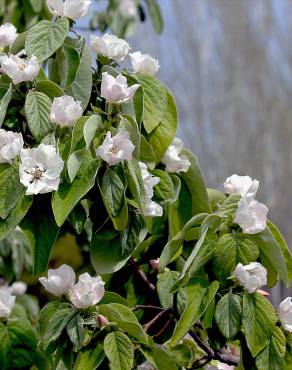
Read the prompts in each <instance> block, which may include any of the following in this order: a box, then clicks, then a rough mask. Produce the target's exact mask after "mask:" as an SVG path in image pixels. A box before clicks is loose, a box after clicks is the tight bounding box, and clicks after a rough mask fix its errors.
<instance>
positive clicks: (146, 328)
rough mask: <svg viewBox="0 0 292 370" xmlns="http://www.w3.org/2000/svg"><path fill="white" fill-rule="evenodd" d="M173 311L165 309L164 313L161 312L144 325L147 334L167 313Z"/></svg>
mask: <svg viewBox="0 0 292 370" xmlns="http://www.w3.org/2000/svg"><path fill="white" fill-rule="evenodd" d="M169 311H171V308H164V309H163V310H162V311H160V312H159V313H158V314H157V315H156V316H154V318H153V319H152V320H150V321H149V322H147V324H145V325H144V330H145V332H146V333H147V331H148V330H149V329H150V328H151V326H152V325H154V324H155V323H156V322H157V321H158V320H159V319H160V318H161V317H162V316H163V315H164V314H165V313H166V312H169Z"/></svg>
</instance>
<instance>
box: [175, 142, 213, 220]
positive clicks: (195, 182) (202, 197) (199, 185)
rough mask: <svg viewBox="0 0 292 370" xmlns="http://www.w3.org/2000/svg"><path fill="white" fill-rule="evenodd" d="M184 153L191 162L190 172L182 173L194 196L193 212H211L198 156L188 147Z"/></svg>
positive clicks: (194, 213)
mask: <svg viewBox="0 0 292 370" xmlns="http://www.w3.org/2000/svg"><path fill="white" fill-rule="evenodd" d="M181 154H182V155H184V156H186V157H187V158H188V159H189V161H190V162H191V165H190V168H189V170H188V172H185V173H182V175H181V176H182V178H183V180H184V182H185V183H186V185H187V187H188V189H189V191H190V193H191V196H192V214H193V215H196V214H197V213H202V212H208V213H210V212H211V205H210V202H209V197H208V193H207V189H206V185H205V180H204V178H203V175H202V172H201V169H200V167H199V164H198V160H197V157H196V156H194V155H193V154H192V152H191V151H189V150H188V149H183V150H182V152H181Z"/></svg>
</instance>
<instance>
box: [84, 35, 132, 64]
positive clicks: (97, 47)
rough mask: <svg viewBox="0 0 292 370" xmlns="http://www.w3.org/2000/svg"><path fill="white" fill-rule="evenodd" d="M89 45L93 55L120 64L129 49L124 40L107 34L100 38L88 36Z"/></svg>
mask: <svg viewBox="0 0 292 370" xmlns="http://www.w3.org/2000/svg"><path fill="white" fill-rule="evenodd" d="M90 45H91V49H92V51H93V52H94V53H95V54H97V55H99V56H103V57H107V58H110V59H112V60H114V61H115V62H117V63H120V62H122V61H123V60H124V59H125V56H126V55H127V54H128V53H129V51H130V49H131V48H130V45H129V44H128V43H127V42H126V41H125V40H123V39H119V38H118V37H117V36H115V35H109V34H107V33H106V34H105V35H103V36H101V37H99V36H94V35H90Z"/></svg>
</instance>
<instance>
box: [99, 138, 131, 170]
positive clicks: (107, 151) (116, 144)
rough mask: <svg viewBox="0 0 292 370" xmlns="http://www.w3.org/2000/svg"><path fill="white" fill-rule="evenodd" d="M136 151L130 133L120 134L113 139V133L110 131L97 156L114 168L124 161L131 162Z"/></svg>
mask: <svg viewBox="0 0 292 370" xmlns="http://www.w3.org/2000/svg"><path fill="white" fill-rule="evenodd" d="M134 149H135V145H133V143H132V142H131V140H130V137H129V134H128V133H126V132H119V133H118V134H116V135H115V136H113V137H112V135H111V132H110V131H108V132H107V134H106V137H105V139H104V141H103V143H102V145H100V146H99V147H98V148H97V150H96V154H97V155H98V156H99V157H101V158H102V159H103V160H104V161H105V162H107V163H108V164H109V165H110V166H112V165H114V164H117V163H119V162H122V161H124V160H131V159H132V153H133V151H134Z"/></svg>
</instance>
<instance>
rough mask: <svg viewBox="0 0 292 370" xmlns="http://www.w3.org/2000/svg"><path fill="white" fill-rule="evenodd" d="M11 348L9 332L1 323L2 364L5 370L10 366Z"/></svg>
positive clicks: (0, 346)
mask: <svg viewBox="0 0 292 370" xmlns="http://www.w3.org/2000/svg"><path fill="white" fill-rule="evenodd" d="M10 347H11V342H10V337H9V332H8V329H7V327H6V326H5V325H4V324H3V323H2V322H0V363H1V366H2V367H3V370H4V369H7V368H8V364H9V355H8V353H9V351H10Z"/></svg>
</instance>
